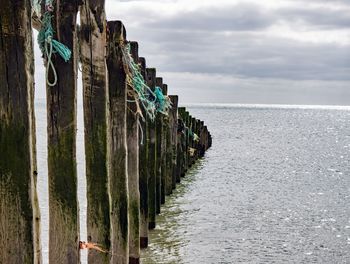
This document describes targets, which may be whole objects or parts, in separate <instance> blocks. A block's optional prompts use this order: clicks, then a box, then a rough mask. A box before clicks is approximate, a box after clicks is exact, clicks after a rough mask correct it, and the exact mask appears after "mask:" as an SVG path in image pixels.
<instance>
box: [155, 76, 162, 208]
mask: <svg viewBox="0 0 350 264" xmlns="http://www.w3.org/2000/svg"><path fill="white" fill-rule="evenodd" d="M156 87H159V88H160V89H162V88H163V78H159V77H158V78H156ZM162 92H163V91H162ZM162 126H163V114H161V113H157V116H156V137H157V138H156V213H157V214H160V205H161V200H162V198H161V195H162V194H161V192H162V190H161V188H162V182H161V181H162Z"/></svg>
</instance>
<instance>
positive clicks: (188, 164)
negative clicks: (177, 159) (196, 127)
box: [185, 111, 191, 171]
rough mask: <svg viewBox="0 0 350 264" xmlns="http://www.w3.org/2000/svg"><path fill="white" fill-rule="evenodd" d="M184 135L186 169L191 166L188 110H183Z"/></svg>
mask: <svg viewBox="0 0 350 264" xmlns="http://www.w3.org/2000/svg"><path fill="white" fill-rule="evenodd" d="M185 126H186V128H185V135H186V171H187V170H188V169H189V168H190V166H191V156H190V152H189V149H190V139H191V138H190V129H189V127H190V113H189V112H188V111H185Z"/></svg>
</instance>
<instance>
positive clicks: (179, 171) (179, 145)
mask: <svg viewBox="0 0 350 264" xmlns="http://www.w3.org/2000/svg"><path fill="white" fill-rule="evenodd" d="M177 120H178V122H177V124H178V123H179V122H181V119H177ZM176 141H177V144H176V166H175V178H176V182H177V183H180V182H181V176H182V165H183V160H182V157H183V156H182V153H183V148H182V138H181V133H179V131H178V125H177V126H176Z"/></svg>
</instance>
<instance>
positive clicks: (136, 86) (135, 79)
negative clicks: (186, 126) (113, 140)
mask: <svg viewBox="0 0 350 264" xmlns="http://www.w3.org/2000/svg"><path fill="white" fill-rule="evenodd" d="M122 53H123V63H124V66H125V67H126V72H127V74H128V77H129V81H128V82H129V85H130V86H131V87H132V89H133V91H134V92H135V93H134V94H135V95H134V97H135V102H136V101H137V102H138V103H139V104H140V105H141V106H142V108H143V109H144V111H145V112H146V114H147V116H148V117H149V119H150V120H151V121H152V122H153V121H154V120H155V117H156V113H157V112H159V113H162V114H164V115H167V114H168V113H167V112H168V110H169V109H170V108H171V103H170V99H169V98H168V97H167V96H164V95H163V93H162V91H161V89H160V88H159V87H156V89H155V91H154V92H153V91H152V89H151V88H150V87H149V86H148V85H147V84H146V81H145V79H144V78H143V76H142V74H141V69H140V66H139V65H138V64H136V63H135V61H134V59H133V58H132V56H131V54H130V43H128V44H127V45H123V46H122ZM157 88H158V89H157Z"/></svg>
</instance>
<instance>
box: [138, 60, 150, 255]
mask: <svg viewBox="0 0 350 264" xmlns="http://www.w3.org/2000/svg"><path fill="white" fill-rule="evenodd" d="M139 65H140V69H141V74H142V76H143V78H144V79H145V80H147V75H146V60H145V58H139ZM142 115H143V117H144V119H145V120H144V121H142V122H141V123H140V124H141V127H140V131H139V133H140V137H141V140H140V142H141V143H140V145H139V148H140V150H139V185H140V187H139V189H140V247H141V248H147V247H148V179H149V169H148V145H149V133H148V126H147V119H148V117H147V115H146V112H145V110H144V109H142Z"/></svg>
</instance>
